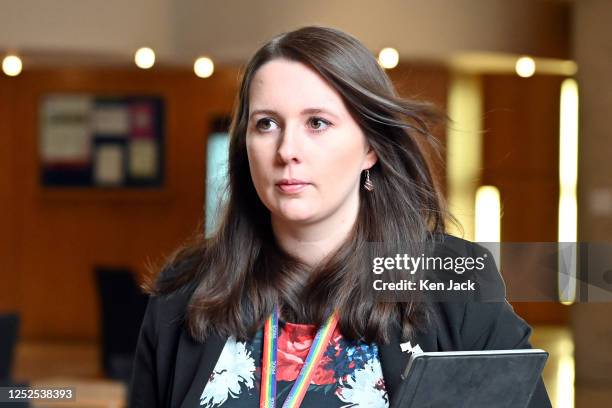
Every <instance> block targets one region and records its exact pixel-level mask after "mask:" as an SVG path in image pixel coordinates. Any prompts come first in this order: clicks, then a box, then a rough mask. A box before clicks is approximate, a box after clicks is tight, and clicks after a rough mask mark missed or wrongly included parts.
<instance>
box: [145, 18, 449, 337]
mask: <svg viewBox="0 0 612 408" xmlns="http://www.w3.org/2000/svg"><path fill="white" fill-rule="evenodd" d="M279 58H280V59H287V60H290V61H297V62H300V63H303V64H305V65H307V66H309V67H310V68H312V69H314V70H315V71H316V72H317V73H318V74H319V75H321V77H322V78H323V79H324V80H325V81H326V82H327V83H328V84H329V85H331V86H332V87H333V88H334V89H335V90H336V91H337V92H338V93H339V94H340V95H341V97H342V99H343V101H344V103H345V104H346V106H347V108H348V110H349V111H350V112H351V114H352V115H353V117H354V118H355V120H356V121H357V123H358V124H359V126H360V127H361V129H362V130H363V133H364V134H365V136H366V138H367V141H368V143H369V145H370V146H371V147H372V148H373V149H374V151H375V152H376V154H377V156H378V162H377V163H376V164H375V165H374V166H373V167H372V168H371V169H370V178H371V179H372V181H373V183H374V184H375V190H374V191H372V192H368V191H365V190H363V189H362V190H361V191H360V208H359V214H358V218H357V220H356V223H355V226H354V228H353V230H352V233H351V236H349V237H348V239H347V240H346V242H344V244H343V245H341V246H340V248H339V249H338V250H336V251H335V252H334V253H332V254H330V255H329V256H328V257H326V259H325V260H324V261H323V262H321V263H320V264H319V265H317V266H316V267H314V268H312V267H310V268H309V267H307V266H306V265H305V264H303V263H301V262H300V261H298V260H297V259H295V257H292V256H290V255H289V254H287V253H286V252H285V251H283V250H282V249H281V248H280V247H279V245H277V243H276V241H275V238H274V235H273V233H272V229H271V225H270V212H269V210H268V209H267V208H266V207H265V206H264V205H263V203H262V202H261V200H260V199H259V197H258V195H257V193H256V191H255V188H254V185H253V182H252V179H251V174H250V170H249V163H248V157H247V150H246V131H247V122H248V116H249V89H250V85H251V82H252V80H253V77H254V75H255V73H256V72H257V70H258V69H259V68H260V67H261V66H262V65H263V64H265V63H266V62H268V61H271V60H274V59H279ZM438 119H444V115H442V114H440V113H439V111H438V110H437V109H435V108H434V107H433V106H432V105H430V104H428V103H424V102H418V101H414V100H407V99H402V98H400V97H399V96H398V95H397V93H396V91H395V89H394V87H393V85H392V83H391V81H390V80H389V78H388V77H387V75H386V73H385V72H384V70H383V69H382V68H381V67H380V66H379V64H378V62H377V61H376V59H375V58H374V56H373V55H372V54H371V53H370V51H368V49H367V48H365V46H364V45H363V44H361V43H360V42H359V41H358V40H357V39H355V38H353V37H352V36H350V35H348V34H346V33H343V32H341V31H339V30H336V29H333V28H327V27H319V26H310V27H304V28H301V29H298V30H295V31H291V32H288V33H284V34H281V35H278V36H276V37H274V38H273V39H272V40H270V41H269V42H268V43H266V44H265V45H263V46H262V47H261V48H260V49H259V50H258V51H257V52H256V53H255V55H254V56H253V57H252V58H251V60H250V61H249V63H248V64H247V66H246V68H245V71H244V73H243V76H242V82H241V86H240V90H239V94H238V97H237V101H236V105H235V110H234V113H233V120H232V124H231V128H230V137H231V141H230V152H229V178H228V180H229V182H228V186H227V194H228V195H227V200H226V202H225V203H224V207H223V212H222V216H221V219H220V221H219V222H218V227H217V229H216V230H215V231H214V233H213V234H212V235H211V236H210V237H208V238H207V237H205V236H204V235H203V234H199V235H197V236H195V237H194V239H193V240H192V241H191V242H190V243H189V244H186V245H183V246H182V247H181V248H179V249H178V250H177V251H175V253H174V254H173V255H172V256H170V258H169V259H168V260H167V261H166V263H165V265H163V267H162V268H161V273H160V274H159V276H158V277H157V279H156V280H155V281H154V282H150V284H149V285H148V290H149V292H150V293H151V294H152V295H164V294H169V293H172V292H173V291H175V290H177V289H179V288H181V287H191V288H192V289H193V292H192V294H191V298H190V300H189V303H188V305H187V308H186V314H185V323H186V327H187V329H188V331H189V333H190V334H191V335H192V336H193V338H194V339H196V340H197V341H204V340H205V338H206V337H207V335H208V334H209V333H211V332H212V331H215V332H217V333H219V334H221V335H226V336H229V335H233V336H235V337H236V338H238V339H246V338H249V337H250V336H252V335H254V333H255V332H256V331H257V329H258V328H259V327H261V325H262V323H263V321H264V320H265V318H266V317H267V316H268V315H269V313H271V311H272V310H273V307H274V305H275V304H276V303H278V304H279V305H280V306H281V308H282V313H283V315H284V316H288V319H291V320H293V321H296V322H304V323H312V324H316V325H319V324H321V322H323V321H324V320H325V318H326V314H327V313H328V312H329V310H331V309H332V308H333V309H336V310H338V311H339V312H340V321H339V326H340V329H341V331H342V333H343V335H344V336H347V337H349V338H353V339H358V338H361V339H365V340H368V341H385V342H386V341H388V339H389V335H390V328H391V326H392V325H394V324H395V325H397V326H399V327H400V328H401V329H402V333H403V335H404V336H409V335H410V334H411V333H412V332H413V329H414V328H418V327H419V325H422V324H426V323H427V320H428V318H429V317H428V313H427V307H426V306H425V305H426V303H425V302H421V301H420V299H418V297H417V295H416V294H415V295H414V297H413V298H412V299H410V301H408V302H383V301H380V300H379V299H376V298H375V294H374V291H373V290H372V289H371V286H370V284H368V282H370V281H371V275H372V271H371V266H370V264H371V262H368V261H367V254H368V250H369V243H371V242H377V243H380V245H382V246H383V250H384V248H387V249H388V250H389V252H392V250H393V248H395V245H396V244H397V243H398V242H402V243H406V244H407V245H408V246H410V247H411V248H413V250H414V253H418V251H420V249H421V247H420V246H419V244H420V243H423V242H426V241H430V240H431V239H432V237H433V236H435V235H437V234H442V233H443V232H444V230H445V219H446V218H447V217H450V218H451V219H452V216H450V214H447V213H446V211H445V210H444V205H443V201H442V198H441V197H440V194H439V192H438V190H437V188H436V186H435V184H434V180H433V178H432V174H431V171H430V169H429V166H428V163H427V161H426V159H425V155H424V152H423V150H422V147H421V146H420V145H427V144H429V145H432V146H434V148H435V149H439V145H438V144H437V142H436V139H435V137H434V136H433V135H432V133H431V124H432V123H433V122H434V121H437V120H438ZM362 181H363V180H362ZM453 220H454V219H453Z"/></svg>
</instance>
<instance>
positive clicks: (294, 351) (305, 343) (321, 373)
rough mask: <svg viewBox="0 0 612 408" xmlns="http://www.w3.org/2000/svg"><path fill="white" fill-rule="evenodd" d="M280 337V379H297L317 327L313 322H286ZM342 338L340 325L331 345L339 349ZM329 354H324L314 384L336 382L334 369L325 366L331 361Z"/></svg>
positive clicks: (278, 377) (335, 330)
mask: <svg viewBox="0 0 612 408" xmlns="http://www.w3.org/2000/svg"><path fill="white" fill-rule="evenodd" d="M284 325H285V326H284V327H283V330H280V335H279V337H278V354H277V356H278V371H277V374H276V375H277V379H278V381H295V379H296V378H297V376H298V374H299V373H300V370H301V369H302V367H303V366H304V362H305V361H306V357H307V356H308V352H309V351H310V347H311V345H312V342H313V340H314V336H315V334H316V327H315V325H312V324H296V323H288V322H287V323H285V324H284ZM341 338H342V335H341V334H340V331H339V329H338V327H336V328H335V329H334V333H333V334H332V337H331V339H330V344H328V346H327V347H329V346H330V345H331V346H333V347H334V348H335V349H336V350H338V349H339V341H340V339H341ZM329 361H330V358H329V357H328V356H325V355H324V356H322V357H321V359H320V360H319V363H318V364H317V366H316V368H315V372H314V374H313V376H312V381H311V383H312V384H317V385H324V384H334V383H335V382H336V379H335V378H334V370H333V369H331V368H327V369H326V368H325V366H326V365H327V364H328V363H329Z"/></svg>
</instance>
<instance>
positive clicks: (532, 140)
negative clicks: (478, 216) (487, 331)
mask: <svg viewBox="0 0 612 408" xmlns="http://www.w3.org/2000/svg"><path fill="white" fill-rule="evenodd" d="M562 80H563V78H562V77H558V76H542V75H536V76H534V77H531V78H520V77H518V76H516V75H486V76H484V77H483V92H484V95H483V99H484V115H485V116H484V130H485V133H484V136H483V172H482V182H483V184H491V185H494V186H497V187H498V188H499V190H500V195H501V201H502V218H501V235H502V237H501V238H502V241H504V242H529V241H532V242H556V241H557V225H558V221H557V218H558V205H559V179H558V177H559V176H558V174H559V170H558V169H559V100H560V90H561V82H562ZM505 278H506V280H508V279H511V278H512V277H509V276H505ZM547 286H548V287H550V295H551V296H554V295H555V292H556V290H555V288H556V277H555V276H550V277H549V281H548V284H547ZM513 306H514V308H515V310H516V311H517V312H518V313H519V314H520V315H521V316H523V317H524V318H525V319H526V320H527V321H528V322H529V323H532V324H535V323H542V324H553V323H557V324H563V323H566V322H567V318H568V311H567V307H565V306H563V305H561V304H559V303H554V302H546V303H544V302H517V303H513Z"/></svg>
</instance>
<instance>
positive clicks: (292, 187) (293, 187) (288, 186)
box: [276, 179, 310, 194]
mask: <svg viewBox="0 0 612 408" xmlns="http://www.w3.org/2000/svg"><path fill="white" fill-rule="evenodd" d="M309 185H310V183H309V182H307V181H304V180H299V179H282V180H281V181H279V182H278V183H276V187H277V188H278V189H279V190H280V191H282V192H283V193H288V194H295V193H299V192H300V191H302V190H304V189H305V188H306V187H307V186H309Z"/></svg>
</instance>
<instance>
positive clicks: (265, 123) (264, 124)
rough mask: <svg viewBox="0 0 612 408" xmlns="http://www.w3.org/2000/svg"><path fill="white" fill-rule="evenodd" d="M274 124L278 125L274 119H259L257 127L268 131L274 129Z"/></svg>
mask: <svg viewBox="0 0 612 408" xmlns="http://www.w3.org/2000/svg"><path fill="white" fill-rule="evenodd" d="M273 126H276V123H274V121H273V120H271V119H270V118H263V119H259V120H258V121H257V124H256V125H255V127H256V128H257V129H258V130H261V131H262V132H267V131H269V130H272V129H273V128H272V127H273Z"/></svg>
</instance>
